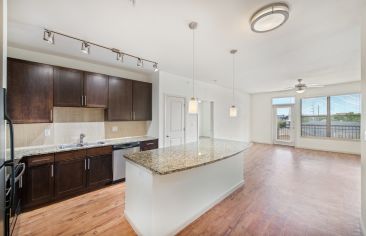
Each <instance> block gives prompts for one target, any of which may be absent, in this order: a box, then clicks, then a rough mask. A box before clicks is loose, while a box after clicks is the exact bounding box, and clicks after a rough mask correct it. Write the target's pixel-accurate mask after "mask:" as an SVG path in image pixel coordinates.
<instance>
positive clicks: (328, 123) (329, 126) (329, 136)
mask: <svg viewBox="0 0 366 236" xmlns="http://www.w3.org/2000/svg"><path fill="white" fill-rule="evenodd" d="M353 94H357V95H360V100H359V106H360V108H361V106H362V104H361V103H362V98H361V93H360V92H351V93H342V94H333V95H319V96H309V97H302V98H300V112H299V113H300V138H310V139H327V140H342V141H354V142H359V141H360V140H361V123H360V137H359V138H358V139H351V138H337V137H332V133H331V130H332V114H331V104H330V101H331V99H330V98H331V97H336V96H345V95H353ZM321 97H326V99H327V114H326V115H323V116H324V117H326V124H325V126H326V135H325V136H303V130H302V118H303V114H302V103H303V100H304V99H311V98H321ZM361 115H362V112H360V116H361Z"/></svg>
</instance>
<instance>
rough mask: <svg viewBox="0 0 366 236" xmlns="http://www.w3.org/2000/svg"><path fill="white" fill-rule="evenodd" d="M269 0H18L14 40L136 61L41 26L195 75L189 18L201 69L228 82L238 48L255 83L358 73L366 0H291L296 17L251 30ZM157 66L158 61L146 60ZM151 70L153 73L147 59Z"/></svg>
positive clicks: (334, 79) (99, 58) (241, 71)
mask: <svg viewBox="0 0 366 236" xmlns="http://www.w3.org/2000/svg"><path fill="white" fill-rule="evenodd" d="M271 2H272V1H268V0H226V1H223V0H169V1H166V0H165V1H164V0H154V1H151V0H136V5H135V6H133V5H132V4H131V1H130V0H104V1H100V0H78V1H75V0H62V1H54V0H53V1H52V0H27V1H24V0H12V1H9V2H8V8H9V13H8V18H9V20H8V21H9V25H8V38H9V45H11V46H16V47H20V48H26V49H32V50H37V51H42V52H48V53H53V54H59V55H65V56H70V57H73V58H75V57H76V58H79V59H83V60H88V61H95V62H98V63H102V64H108V65H111V66H121V67H126V66H127V68H131V69H135V68H136V66H135V61H131V60H130V61H128V62H126V63H125V64H124V65H121V64H120V63H118V62H117V61H116V60H115V55H114V54H112V53H111V52H106V51H103V50H100V49H97V48H92V49H91V54H90V55H83V54H81V53H80V46H81V45H80V43H77V42H75V41H73V40H69V39H64V38H60V37H57V36H56V38H55V41H56V43H55V45H49V44H47V43H45V42H44V41H43V40H42V36H43V31H42V29H43V28H44V27H46V28H49V29H51V30H55V31H59V32H63V33H66V34H69V35H73V36H77V37H80V38H82V39H85V40H89V41H92V42H96V43H99V44H102V45H105V46H109V47H114V48H119V49H122V50H123V51H125V52H127V53H131V54H134V55H137V56H141V57H143V58H146V59H150V60H154V61H157V62H159V67H160V69H161V70H163V71H166V72H170V73H173V74H177V75H181V76H186V77H191V76H192V33H191V32H190V30H189V28H188V23H189V22H190V21H191V20H195V21H197V22H198V29H197V34H196V39H197V41H196V46H197V51H196V53H197V54H196V57H197V79H199V80H202V81H206V82H210V83H217V84H219V85H222V86H225V87H230V86H231V84H232V56H231V54H230V53H229V51H230V49H233V48H235V49H238V53H237V55H236V88H237V89H238V90H241V91H246V92H249V93H256V92H265V91H274V90H280V89H283V88H286V87H289V86H291V85H293V84H295V83H296V80H297V79H298V78H303V79H304V82H305V83H320V84H335V83H342V82H348V81H356V80H360V70H361V66H360V63H361V62H360V51H361V47H360V22H361V8H362V7H361V6H362V4H364V1H363V0H321V1H319V0H306V1H304V0H289V1H288V3H289V6H290V18H289V20H288V21H287V22H286V24H285V25H283V26H282V27H280V28H279V29H277V30H275V31H272V32H268V33H262V34H258V33H253V32H252V31H251V30H250V26H249V23H248V21H249V18H250V16H251V15H252V14H253V13H254V12H255V11H256V10H257V9H258V8H260V7H262V6H263V5H266V4H268V3H271ZM149 66H151V65H149ZM144 73H151V69H145V70H144Z"/></svg>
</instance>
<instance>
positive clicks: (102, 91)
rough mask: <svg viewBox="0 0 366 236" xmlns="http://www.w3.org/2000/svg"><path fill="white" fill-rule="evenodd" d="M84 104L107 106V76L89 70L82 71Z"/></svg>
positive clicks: (88, 105)
mask: <svg viewBox="0 0 366 236" xmlns="http://www.w3.org/2000/svg"><path fill="white" fill-rule="evenodd" d="M84 106H87V107H101V108H106V107H107V106H108V76H106V75H102V74H95V73H90V72H85V73H84Z"/></svg>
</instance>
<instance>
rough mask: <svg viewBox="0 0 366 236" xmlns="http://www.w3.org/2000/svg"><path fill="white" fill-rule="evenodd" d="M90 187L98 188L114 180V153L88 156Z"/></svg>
mask: <svg viewBox="0 0 366 236" xmlns="http://www.w3.org/2000/svg"><path fill="white" fill-rule="evenodd" d="M87 160H88V188H97V187H101V186H104V185H106V184H109V183H111V182H112V178H113V172H112V171H113V170H112V155H111V154H108V155H102V156H93V157H88V159H87Z"/></svg>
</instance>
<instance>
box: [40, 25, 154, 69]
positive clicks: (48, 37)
mask: <svg viewBox="0 0 366 236" xmlns="http://www.w3.org/2000/svg"><path fill="white" fill-rule="evenodd" d="M55 35H58V36H62V37H66V38H69V39H73V40H76V41H79V42H81V52H82V53H85V54H90V47H91V45H93V46H94V47H98V48H102V49H105V50H109V51H112V52H114V53H116V59H117V61H121V62H123V61H124V57H126V56H127V57H131V58H135V59H137V66H138V67H144V62H149V63H151V64H152V67H153V70H154V71H155V72H157V71H159V68H158V63H157V62H155V61H151V60H148V59H145V58H141V57H138V56H135V55H132V54H129V53H125V52H122V51H121V50H119V49H117V48H110V47H106V46H103V45H100V44H97V43H93V42H90V41H85V40H83V39H80V38H77V37H74V36H70V35H67V34H63V33H60V32H56V31H53V30H49V29H44V32H43V40H44V41H46V42H47V43H49V44H54V43H55Z"/></svg>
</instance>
